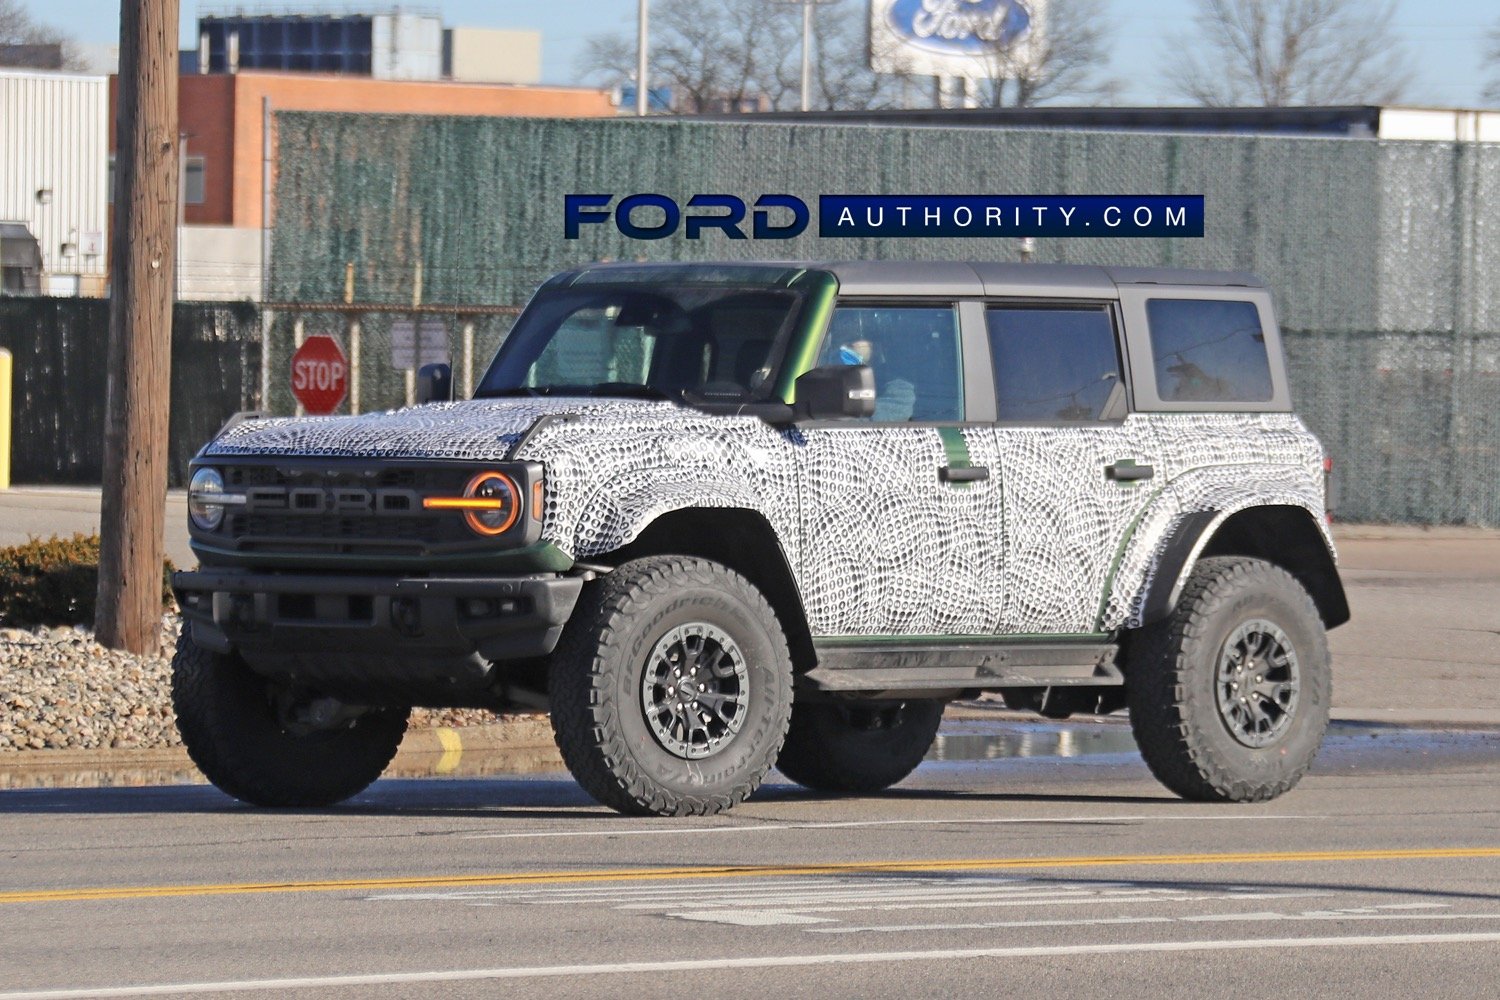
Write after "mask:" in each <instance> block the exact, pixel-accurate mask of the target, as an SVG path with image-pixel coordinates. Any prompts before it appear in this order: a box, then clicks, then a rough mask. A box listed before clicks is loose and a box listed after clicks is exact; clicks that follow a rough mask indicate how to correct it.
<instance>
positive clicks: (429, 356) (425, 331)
mask: <svg viewBox="0 0 1500 1000" xmlns="http://www.w3.org/2000/svg"><path fill="white" fill-rule="evenodd" d="M448 358H449V355H448V326H447V324H445V323H444V322H443V321H442V320H440V319H436V318H432V317H429V318H427V319H424V320H422V322H421V324H420V325H419V324H417V323H414V322H413V321H411V320H409V319H398V320H396V321H395V322H394V323H392V324H391V367H392V368H401V369H406V368H410V369H417V368H421V367H422V366H423V365H431V364H437V363H439V362H441V363H442V364H448V363H449V360H448Z"/></svg>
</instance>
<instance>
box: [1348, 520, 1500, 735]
mask: <svg viewBox="0 0 1500 1000" xmlns="http://www.w3.org/2000/svg"><path fill="white" fill-rule="evenodd" d="M1336 534H1337V536H1338V542H1339V569H1340V571H1341V573H1342V575H1343V578H1344V586H1345V588H1346V589H1347V591H1348V593H1349V604H1350V608H1351V611H1352V612H1353V616H1354V617H1353V620H1352V621H1350V623H1349V624H1348V625H1345V626H1344V627H1343V628H1339V629H1336V630H1334V632H1333V633H1332V634H1331V635H1330V637H1329V645H1330V646H1331V648H1332V650H1333V657H1334V660H1333V662H1334V692H1333V705H1334V710H1335V715H1337V716H1338V717H1340V718H1346V719H1349V718H1364V719H1371V720H1378V721H1386V722H1408V721H1413V720H1421V721H1426V722H1445V723H1451V724H1454V725H1463V724H1472V723H1493V722H1497V721H1500V532H1496V531H1486V530H1481V529H1464V528H1446V529H1443V528H1439V529H1433V530H1430V531H1429V530H1423V529H1420V528H1381V527H1372V526H1349V527H1343V528H1339V529H1336Z"/></svg>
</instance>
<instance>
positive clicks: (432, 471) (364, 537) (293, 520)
mask: <svg viewBox="0 0 1500 1000" xmlns="http://www.w3.org/2000/svg"><path fill="white" fill-rule="evenodd" d="M223 474H224V480H225V484H226V486H227V488H228V489H229V490H230V491H231V492H248V493H250V494H251V503H250V505H249V508H248V509H246V508H244V507H242V508H240V509H237V510H236V509H231V510H230V511H229V513H228V516H227V517H226V518H225V519H224V526H223V528H221V529H220V530H221V531H222V532H223V533H224V534H226V535H227V536H228V538H229V539H232V540H233V541H234V542H236V543H237V544H238V546H239V547H242V548H246V549H259V550H262V551H272V550H278V549H281V550H285V551H315V550H317V549H319V548H325V547H328V548H337V549H342V548H344V547H346V546H347V547H352V548H355V549H359V550H361V551H364V550H370V549H374V548H379V547H388V548H390V549H392V550H404V551H414V550H419V549H420V548H422V547H423V546H426V545H447V544H454V543H458V544H462V543H465V542H475V541H478V540H479V539H478V536H476V535H475V534H474V532H472V531H470V530H469V528H468V526H467V524H465V522H464V517H463V514H462V513H461V512H458V511H424V510H422V508H421V498H422V497H424V496H434V495H440V496H458V495H460V494H462V492H463V489H464V487H465V485H466V484H467V483H468V481H469V479H470V477H471V476H472V475H473V470H471V469H465V468H443V467H432V468H422V467H417V468H404V469H403V468H378V469H361V468H357V467H353V468H348V469H347V470H345V469H337V470H329V469H327V468H322V469H320V468H316V467H309V468H303V467H300V466H277V465H271V464H267V465H238V466H229V467H226V468H225V469H224V470H223ZM338 491H345V492H344V493H343V494H340V493H339V492H338ZM377 491H390V492H387V493H383V494H380V493H377ZM403 491H405V492H403ZM351 497H352V502H351V501H350V498H351ZM350 506H352V507H354V508H355V509H352V510H351V509H349V507H350ZM361 506H364V507H368V508H369V509H368V510H361V509H359V508H360V507H361Z"/></svg>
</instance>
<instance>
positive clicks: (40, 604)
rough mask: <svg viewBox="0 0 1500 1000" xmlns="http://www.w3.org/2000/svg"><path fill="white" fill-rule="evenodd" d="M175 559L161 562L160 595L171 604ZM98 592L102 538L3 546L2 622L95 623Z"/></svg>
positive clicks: (0, 576)
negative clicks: (100, 542)
mask: <svg viewBox="0 0 1500 1000" xmlns="http://www.w3.org/2000/svg"><path fill="white" fill-rule="evenodd" d="M171 574H172V563H171V561H170V560H168V561H167V562H166V563H165V564H164V565H163V566H162V587H161V598H162V607H163V608H164V609H169V608H171V607H172V606H173V605H172V586H171V582H172V576H171ZM98 590H99V536H98V535H82V534H78V535H74V536H73V537H72V538H59V537H57V536H56V535H54V536H53V537H51V538H47V539H38V538H33V539H32V540H30V541H28V542H27V543H26V544H24V545H13V546H11V547H10V548H0V626H5V627H7V628H34V627H36V626H38V625H92V624H93V622H94V600H95V597H96V596H97V594H98Z"/></svg>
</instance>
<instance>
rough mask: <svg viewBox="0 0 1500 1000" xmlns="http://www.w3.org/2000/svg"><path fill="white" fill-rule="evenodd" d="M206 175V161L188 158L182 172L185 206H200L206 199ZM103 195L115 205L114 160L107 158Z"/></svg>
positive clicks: (112, 157)
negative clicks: (106, 175)
mask: <svg viewBox="0 0 1500 1000" xmlns="http://www.w3.org/2000/svg"><path fill="white" fill-rule="evenodd" d="M207 173H208V166H207V161H206V160H205V159H204V158H203V157H201V156H189V157H188V158H187V163H186V165H185V169H184V170H183V172H182V201H183V204H185V205H201V204H203V203H204V202H205V201H206V200H208V199H207V194H206V192H207V188H206V186H205V184H204V177H205V176H206V175H207ZM104 190H105V193H106V197H107V198H108V199H109V203H110V204H111V205H113V204H114V203H115V158H114V156H113V154H111V156H110V158H109V178H108V179H107V180H106V181H105V188H104Z"/></svg>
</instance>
